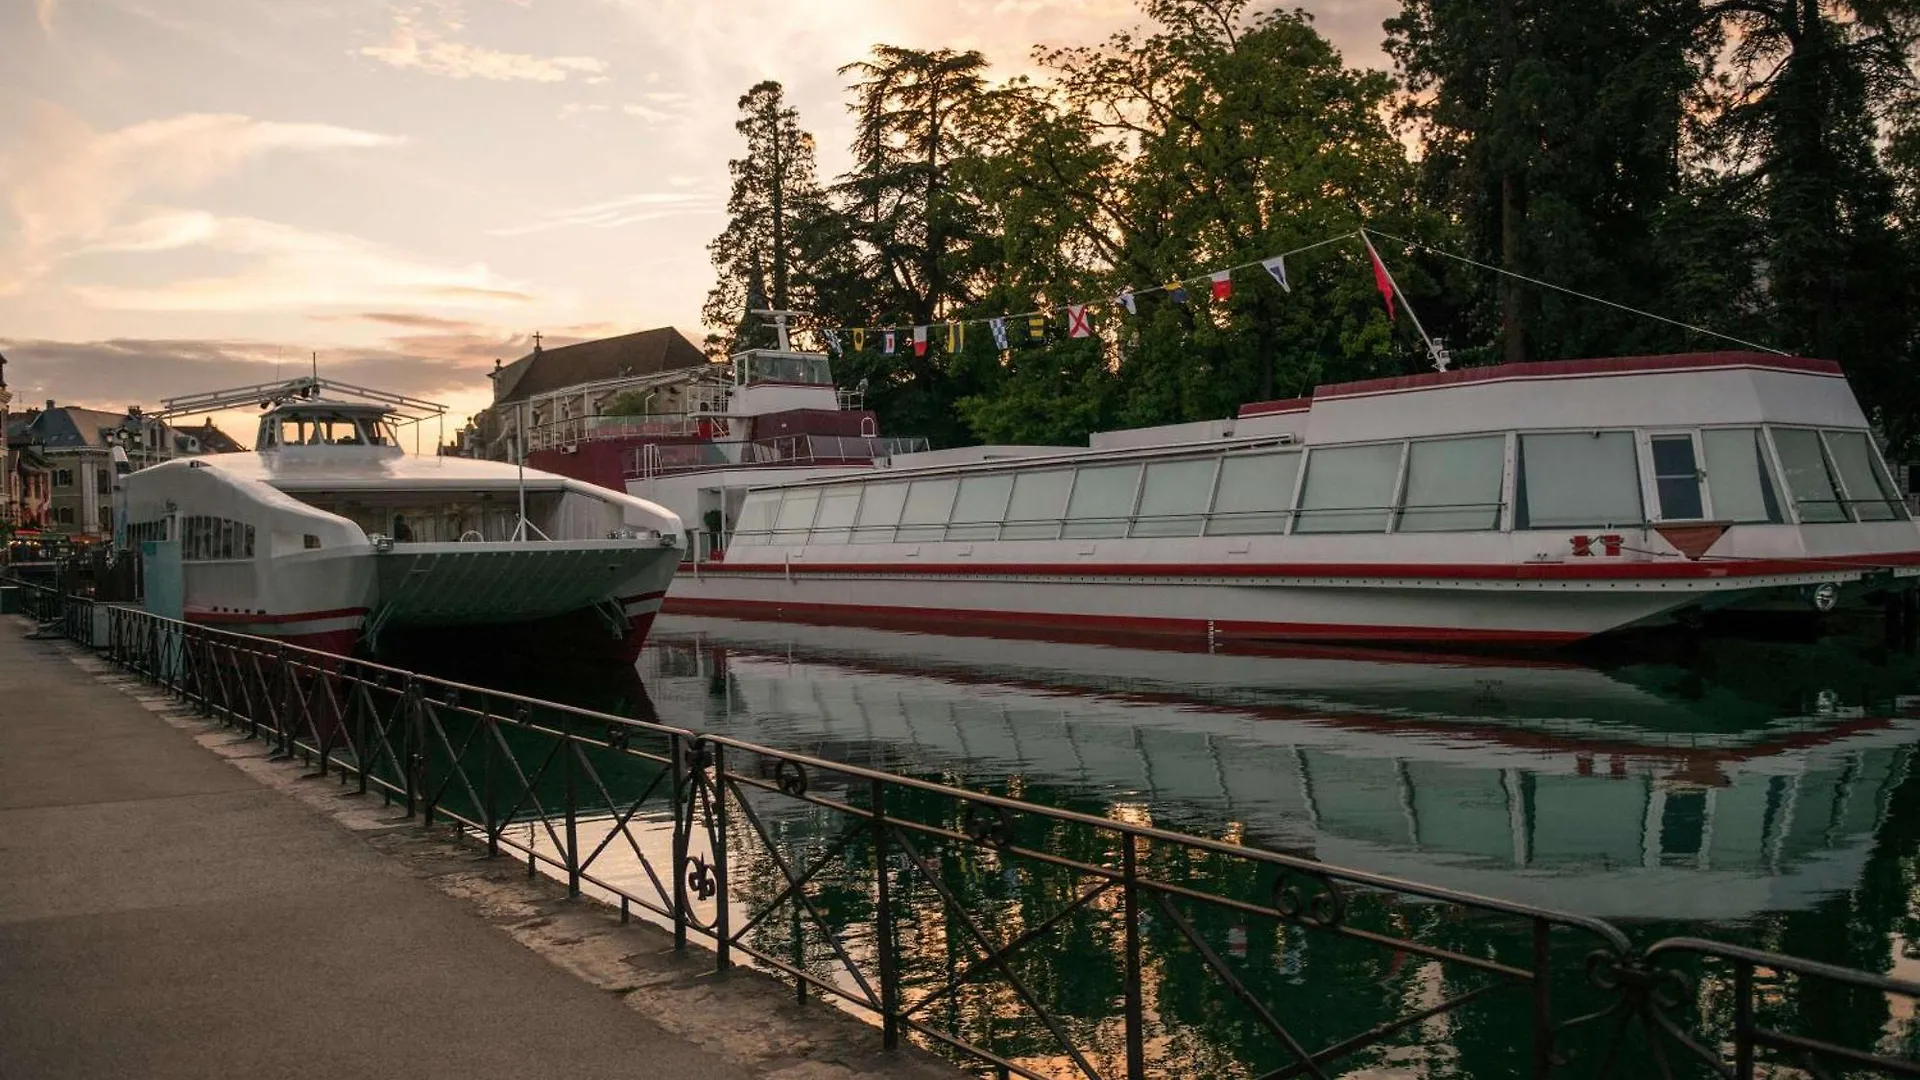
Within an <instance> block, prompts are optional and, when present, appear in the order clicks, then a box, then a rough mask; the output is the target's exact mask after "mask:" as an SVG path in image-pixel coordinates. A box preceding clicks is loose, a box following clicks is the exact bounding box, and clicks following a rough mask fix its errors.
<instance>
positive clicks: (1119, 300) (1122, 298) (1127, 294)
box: [1113, 289, 1140, 315]
mask: <svg viewBox="0 0 1920 1080" xmlns="http://www.w3.org/2000/svg"><path fill="white" fill-rule="evenodd" d="M1113 302H1114V303H1116V304H1119V305H1120V306H1121V307H1123V308H1126V309H1127V314H1129V315H1138V314H1140V312H1139V311H1137V310H1135V309H1134V306H1133V290H1132V289H1121V290H1120V295H1119V296H1116V297H1114V298H1113Z"/></svg>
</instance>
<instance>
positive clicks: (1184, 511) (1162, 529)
mask: <svg viewBox="0 0 1920 1080" xmlns="http://www.w3.org/2000/svg"><path fill="white" fill-rule="evenodd" d="M1218 467H1219V462H1218V461H1217V460H1216V459H1214V458H1196V459H1192V460H1188V461H1156V462H1154V463H1153V464H1151V465H1148V466H1147V479H1146V483H1145V484H1143V485H1142V486H1141V489H1140V509H1139V510H1138V511H1137V512H1136V514H1135V520H1134V523H1133V530H1132V531H1131V532H1130V533H1129V534H1128V535H1130V536H1199V535H1200V529H1201V526H1203V525H1205V524H1206V520H1207V517H1206V515H1207V503H1209V502H1211V501H1212V499H1213V474H1214V471H1215V470H1216V469H1217V468H1218Z"/></svg>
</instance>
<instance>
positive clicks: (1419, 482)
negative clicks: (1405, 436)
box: [1394, 435, 1507, 532]
mask: <svg viewBox="0 0 1920 1080" xmlns="http://www.w3.org/2000/svg"><path fill="white" fill-rule="evenodd" d="M1506 458H1507V440H1506V437H1505V436H1502V435H1486V436H1480V437H1477V438H1472V439H1425V440H1420V441H1416V442H1414V443H1413V444H1411V445H1410V446H1408V448H1407V493H1406V496H1405V498H1404V500H1403V505H1402V507H1401V510H1400V519H1399V521H1397V522H1396V523H1395V524H1394V528H1395V529H1396V530H1397V531H1399V532H1473V531H1481V530H1491V529H1498V528H1499V527H1500V480H1501V477H1502V475H1503V474H1504V473H1505V472H1506Z"/></svg>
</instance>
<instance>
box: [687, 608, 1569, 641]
mask: <svg viewBox="0 0 1920 1080" xmlns="http://www.w3.org/2000/svg"><path fill="white" fill-rule="evenodd" d="M664 610H666V611H668V612H673V613H680V614H687V615H721V616H734V617H739V618H748V619H765V620H774V621H778V620H782V619H786V620H809V619H811V620H817V621H820V622H827V623H841V624H846V625H853V626H875V625H880V624H884V623H890V624H893V625H896V626H925V627H938V626H951V625H954V624H969V623H971V624H975V625H995V626H1029V627H1047V628H1061V627H1065V628H1074V627H1079V628H1085V629H1093V630H1103V631H1107V632H1110V633H1120V634H1189V635H1190V634H1199V635H1205V634H1206V633H1207V632H1208V630H1209V629H1210V628H1211V630H1212V631H1213V632H1214V633H1217V634H1222V635H1227V636H1238V637H1270V638H1291V639H1294V640H1301V641H1399V642H1428V641H1431V642H1452V643H1463V642H1475V643H1480V644H1490V645H1491V644H1504V645H1559V644H1564V643H1567V642H1571V641H1579V640H1580V639H1582V638H1585V637H1588V636H1589V635H1588V634H1585V633H1582V632H1579V631H1570V630H1475V629H1467V628H1462V627H1456V626H1370V625H1346V624H1341V623H1287V622H1255V621H1242V620H1233V619H1212V620H1209V619H1162V618H1144V617H1140V616H1132V615H1082V614H1079V613H1068V612H1053V611H981V610H966V609H958V608H942V609H940V610H938V611H933V610H929V609H927V608H909V607H881V606H876V605H872V604H789V603H783V602H779V601H771V600H712V599H704V598H703V599H693V598H689V597H677V596H670V597H668V598H667V601H666V604H665V605H664Z"/></svg>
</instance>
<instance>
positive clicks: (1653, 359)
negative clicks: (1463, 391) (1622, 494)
mask: <svg viewBox="0 0 1920 1080" xmlns="http://www.w3.org/2000/svg"><path fill="white" fill-rule="evenodd" d="M1716 368H1764V369H1767V370H1771V371H1788V372H1794V373H1796V374H1802V375H1834V376H1838V375H1840V374H1842V372H1841V371H1840V365H1839V364H1836V363H1834V362H1833V361H1831V360H1813V359H1809V358H1807V357H1804V356H1779V355H1776V354H1774V353H1763V352H1707V353H1678V354H1675V355H1671V356H1608V357H1600V358H1596V359H1592V360H1541V361H1536V362H1534V363H1531V364H1492V365H1488V366H1486V367H1470V368H1460V369H1458V370H1455V371H1430V372H1427V373H1425V374H1423V375H1398V376H1394V377H1391V378H1386V379H1365V380H1362V381H1360V382H1350V383H1332V384H1329V385H1326V386H1321V387H1316V388H1315V389H1314V391H1313V396H1314V399H1315V400H1319V399H1321V398H1337V397H1357V396H1360V395H1362V394H1385V393H1393V392H1396V391H1402V390H1431V389H1436V388H1439V387H1446V386H1459V385H1462V384H1464V383H1478V382H1504V381H1507V380H1510V379H1556V378H1560V379H1564V378H1580V377H1586V376H1595V375H1640V374H1648V373H1655V372H1668V371H1706V370H1713V369H1716Z"/></svg>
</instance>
